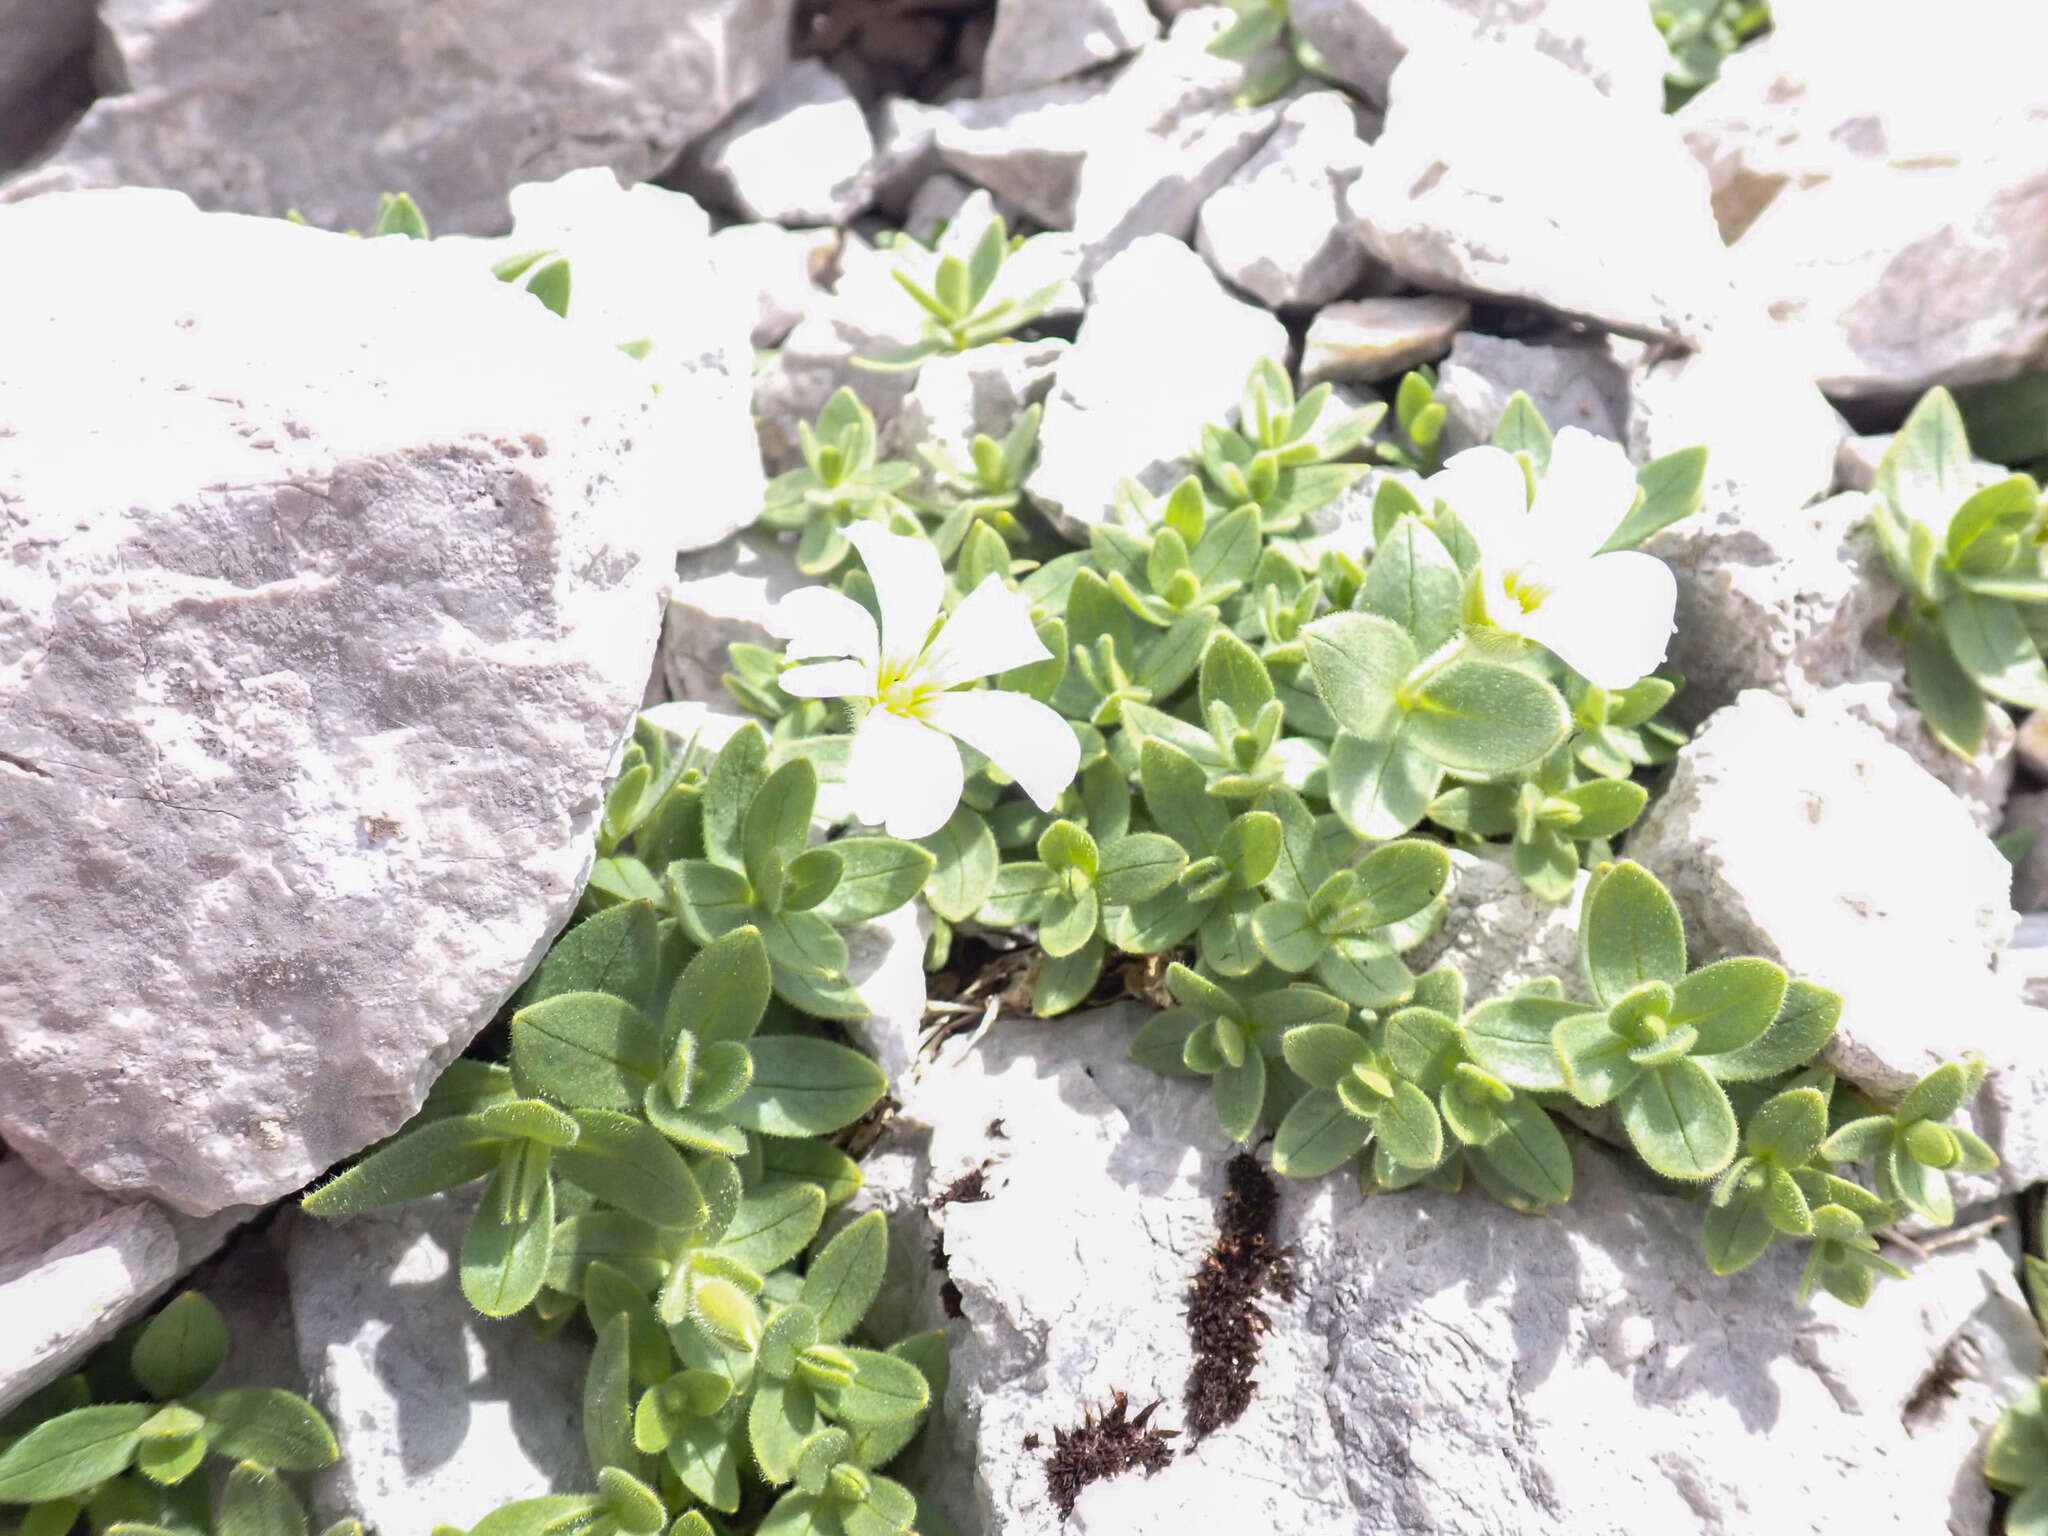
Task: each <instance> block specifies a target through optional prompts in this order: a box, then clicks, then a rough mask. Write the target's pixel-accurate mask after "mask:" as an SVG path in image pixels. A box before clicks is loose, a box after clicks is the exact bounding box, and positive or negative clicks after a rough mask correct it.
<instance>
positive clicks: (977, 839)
mask: <svg viewBox="0 0 2048 1536" xmlns="http://www.w3.org/2000/svg"><path fill="white" fill-rule="evenodd" d="M918 846H919V847H921V848H923V849H924V850H925V852H927V853H929V854H930V855H931V856H932V873H931V878H930V879H929V880H927V881H926V882H925V886H924V899H925V900H926V901H927V902H929V903H930V904H931V909H932V910H933V911H934V912H936V913H938V914H939V916H941V917H943V918H945V919H946V921H948V922H950V923H960V922H965V921H966V920H967V919H968V918H970V917H972V916H974V914H975V913H976V912H977V911H978V910H979V909H980V907H981V904H982V903H983V902H985V901H987V900H988V898H989V896H990V895H991V894H992V893H993V892H994V890H995V887H996V869H997V867H998V865H999V864H1000V863H1001V855H1000V854H999V853H998V852H997V850H996V840H995V835H994V834H993V833H991V832H990V831H989V829H988V822H987V821H986V820H985V819H984V818H983V817H982V816H981V815H980V813H978V812H976V811H974V810H973V809H971V808H970V807H968V806H965V805H962V806H960V807H959V808H957V809H956V810H955V811H954V812H953V814H952V816H951V817H950V818H948V820H947V822H946V824H945V825H944V826H943V827H941V828H939V830H938V831H936V832H934V833H933V834H932V835H931V836H930V837H927V838H924V839H922V840H920V842H919V844H918Z"/></svg>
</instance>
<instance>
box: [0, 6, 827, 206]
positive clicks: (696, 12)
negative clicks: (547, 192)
mask: <svg viewBox="0 0 2048 1536" xmlns="http://www.w3.org/2000/svg"><path fill="white" fill-rule="evenodd" d="M794 10H795V0H700V3H695V4H692V5H690V6H687V7H684V8H681V9H680V10H679V9H678V8H677V7H676V6H674V5H672V4H669V3H666V0H598V3H596V4H593V5H587V6H574V7H556V8H554V9H543V8H536V7H534V6H530V5H524V4H518V3H515V0H452V3H449V4H442V5H436V6H434V7H433V8H431V9H430V10H425V11H423V10H422V9H421V8H420V7H419V6H418V5H416V4H414V3H412V0H366V3H358V4H352V5H347V6H328V5H309V4H295V5H291V6H287V7H283V8H280V7H279V6H277V5H274V4H271V3H269V0H196V3H195V0H106V3H104V4H102V5H100V6H99V8H98V13H99V22H100V25H101V26H102V27H103V28H104V29H105V30H106V33H107V44H106V48H105V57H106V58H107V60H108V61H109V62H108V66H107V67H108V68H109V70H110V71H111V73H112V75H113V76H114V78H116V79H117V80H119V81H120V82H121V86H122V88H121V89H119V90H117V91H115V92H113V93H111V94H109V95H107V96H104V97H102V98H101V99H100V100H99V101H98V102H96V103H94V105H93V106H92V108H91V110H90V111H88V112H87V113H86V115H85V118H84V119H83V121H81V122H80V123H79V124H78V126H77V127H76V128H74V129H73V130H72V131H71V133H70V134H69V136H68V137H67V138H66V139H65V140H64V141H63V142H62V143H61V144H60V145H59V146H58V147H57V149H56V150H55V151H54V153H53V154H52V156H51V158H50V159H49V160H48V161H47V162H46V163H45V164H44V165H42V166H40V167H38V168H36V169H34V170H31V171H29V172H27V173H25V174H24V175H23V176H22V177H20V178H19V179H17V180H16V181H15V182H13V183H10V184H9V185H8V187H7V189H6V191H5V193H4V195H5V196H8V197H20V196H26V195H29V194H31V193H38V192H46V191H56V190H62V189H65V188H78V187H114V186H128V185H138V186H158V187H172V188H175V189H177V190H179V191H182V192H187V193H190V194H191V196H192V198H193V199H194V201H196V202H198V203H199V204H200V205H201V206H202V207H207V208H220V209H227V210H231V211H235V212H240V213H265V214H271V215H273V216H275V215H282V214H283V213H284V212H285V211H286V210H287V209H297V210H298V211H299V212H301V213H303V214H304V215H305V216H306V217H307V218H308V219H310V220H311V221H312V222H313V223H315V224H317V225H320V226H322V227H323V228H330V229H344V228H349V227H360V226H361V225H363V224H364V223H365V222H367V221H368V219H369V218H370V217H371V216H372V214H374V213H375V211H376V207H377V199H378V196H379V195H380V194H382V193H384V192H389V191H392V190H394V189H397V188H403V189H406V190H409V191H410V192H412V193H413V195H414V196H415V197H416V198H418V200H419V203H420V206H421V207H422V208H423V209H424V210H425V211H426V215H427V218H428V220H429V221H430V222H431V223H432V225H433V227H434V228H435V229H436V230H438V231H449V232H454V231H466V232H470V233H476V234H489V233H495V232H497V231H500V230H503V229H504V227H505V193H506V192H507V190H508V189H509V188H510V187H511V186H512V185H513V183H514V182H517V181H544V180H548V179H550V178H552V177H555V176H559V175H560V174H561V173H562V172H564V171H568V170H573V169H575V168H577V167H579V166H591V165H607V166H610V167H611V168H612V169H613V170H615V171H617V172H619V173H620V174H621V175H622V176H624V177H625V178H626V179H627V180H628V181H644V180H646V179H647V178H649V177H651V176H654V175H657V174H659V173H660V171H661V170H662V169H663V168H664V167H665V166H667V165H668V163H669V162H670V161H671V160H673V159H674V158H675V156H676V154H677V153H678V152H679V151H680V150H681V149H682V148H683V146H684V145H685V144H687V143H689V142H690V141H691V140H692V139H694V138H696V137H697V136H698V135H699V134H701V133H703V132H704V131H705V130H706V129H708V128H710V127H711V126H712V125H713V124H714V123H716V122H717V121H718V120H719V119H720V118H722V117H723V116H725V114H726V113H727V112H728V111H730V110H731V109H732V108H733V107H734V106H735V105H737V104H738V103H740V102H741V101H744V100H745V99H746V98H747V97H749V96H751V95H753V93H754V92H755V91H757V90H759V89H760V88H761V86H762V85H764V84H765V83H766V82H767V81H768V80H769V78H770V77H772V76H773V75H774V74H775V73H776V71H778V70H779V69H781V68H782V66H783V65H784V63H785V62H787V60H788V58H789V33H790V24H791V19H792V15H793V12H794ZM0 35H5V36H7V37H8V38H9V40H10V42H12V40H13V37H14V33H13V32H12V31H11V30H10V31H7V32H6V33H4V34H0Z"/></svg>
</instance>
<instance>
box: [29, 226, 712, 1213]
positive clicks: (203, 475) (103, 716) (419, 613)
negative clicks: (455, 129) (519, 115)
mask: <svg viewBox="0 0 2048 1536" xmlns="http://www.w3.org/2000/svg"><path fill="white" fill-rule="evenodd" d="M0 250H5V251H6V252H7V255H6V257H5V263H6V271H7V277H8V281H9V283H10V285H11V286H12V288H13V291H14V292H15V293H16V294H17V304H16V309H17V317H16V318H17V322H18V323H17V324H15V325H13V326H10V327H9V328H8V329H7V331H6V332H5V333H4V335H0V435H4V437H5V439H6V440H7V441H8V443H9V445H10V451H9V453H8V454H7V455H6V456H5V457H4V459H0V506H5V507H6V508H7V509H8V514H9V516H10V517H11V520H12V527H11V530H10V538H11V543H12V547H13V548H14V549H15V550H16V551H17V553H18V556H19V557H18V558H16V559H14V560H13V561H12V562H10V563H9V564H8V566H7V567H6V570H5V574H4V575H0V722H4V724H0V782H4V784H5V786H6V788H5V792H4V793H0V846H4V847H5V849H6V854H5V868H6V878H5V879H4V880H0V926H4V928H5V929H6V931H7V932H8V933H10V934H11V935H12V936H13V938H12V949H11V955H12V963H11V964H10V965H8V966H7V967H5V968H4V969H0V1078H4V1079H6V1080H7V1081H8V1083H9V1084H10V1088H9V1091H8V1093H7V1094H6V1095H4V1097H0V1135H4V1137H5V1139H6V1140H7V1142H8V1144H9V1145H10V1146H11V1147H12V1148H13V1149H14V1150H15V1151H16V1152H17V1153H19V1154H20V1155H21V1156H22V1157H24V1158H26V1159H28V1160H29V1161H30V1162H31V1163H32V1164H34V1165H36V1166H38V1167H40V1168H42V1169H43V1170H45V1171H46V1172H48V1173H50V1174H52V1175H58V1174H68V1175H70V1176H75V1177H77V1178H80V1179H83V1180H85V1181H87V1182H90V1183H92V1184H95V1185H97V1186H99V1187H100V1188H102V1189H106V1190H109V1191H113V1192H118V1193H124V1194H137V1195H142V1194H147V1195H152V1196H155V1197H157V1198H160V1199H162V1200H164V1201H166V1202H168V1203H169V1204H172V1205H174V1206H176V1207H178V1208H180V1209H182V1210H186V1211H188V1212H191V1213H193V1214H205V1213H208V1212H212V1211H216V1210H219V1209H221V1208H223V1207H226V1206H232V1205H238V1204H247V1203H254V1202H259V1201H264V1200H270V1199H275V1198H277V1197H279V1196H281V1195H284V1194H287V1193H289V1192H290V1191H292V1190H294V1189H296V1188H298V1187H299V1186H300V1185H302V1184H304V1183H305V1182H306V1180H307V1179H308V1178H310V1177H311V1176H312V1175H314V1174H315V1173H318V1172H319V1171H320V1170H322V1169H324V1168H327V1167H329V1166H331V1165H332V1164H333V1163H335V1162H336V1161H338V1160H339V1159H341V1158H343V1157H345V1156H347V1155H349V1154H350V1153H352V1152H355V1151H356V1150H358V1149H360V1148H361V1147H363V1146H365V1145H367V1144H368V1143H369V1142H371V1141H373V1140H375V1139H377V1138H378V1137H380V1136H383V1135H386V1134H388V1133H389V1132H391V1131H393V1130H395V1129H396V1128H397V1127H398V1126H399V1125H400V1124H401V1123H402V1122H403V1121H404V1120H405V1119H406V1118H407V1117H408V1116H409V1115H410V1114H411V1113H412V1112H413V1110H415V1109H416V1108H417V1107H418V1106H419V1103H420V1101H421V1099H422V1097H423V1096H424V1094H425V1091H426V1088H427V1085H428V1084H429V1083H430V1082H431V1081H432V1080H433V1078H434V1076H435V1074H436V1073H437V1072H438V1070H439V1069H440V1067H441V1066H442V1065H443V1064H445V1063H446V1062H447V1061H448V1059H449V1058H450V1057H452V1056H453V1055H454V1054H455V1053H456V1052H457V1051H459V1050H460V1049H461V1048H462V1046H463V1045H464V1044H465V1043H467V1041H468V1040H469V1039H470V1037H471V1036H472V1035H473V1034H474V1033H475V1032H476V1031H477V1030H478V1029H479V1028H481V1027H482V1026H483V1024H484V1023H485V1022H486V1021H487V1020H488V1019H489V1018H490V1017H491V1015H492V1014H493V1012H494V1011H495V1010H496V1008H497V1006H498V1004H499V1003H500V1002H501V1001H503V999H504V998H505V997H506V996H507V995H509V993H510V992H511V991H512V989H513V988H514V987H515V986H516V985H517V984H518V983H519V982H520V980H521V979H522V978H523V977H524V976H525V975H526V973H527V972H528V970H529V969H531V967H532V966H533V964H534V963H535V962H536V961H537V960H538V958H539V957H540V955H541V953H542V952H543V951H544V950H545V949H546V947H547V944H548V942H549V940H550V939H551V938H552V937H553V935H554V933H555V931H556V930H557V929H558V928H559V927H560V926H561V925H562V923H563V922H564V921H566V919H567V918H568V915H569V913H570V911H571V909H572V908H573V907H574V905H575V902H576V898H577V895H578V893H579V892H580V890H581V888H582V884H583V880H584V876H585V874H586V873H587V871H588V869H589V864H590V859H591V856H592V855H591V836H592V829H593V827H594V826H595V823H596V819H597V816H598V814H599V811H600V807H601V797H602V792H603V789H604V784H605V779H606V775H607V772H608V770H609V767H610V765H611V763H612V762H613V761H614V757H615V754H616V752H617V751H618V748H619V744H620V742H621V739H622V737H623V735H624V733H625V730H626V728H627V726H628V725H629V723H630V721H631V718H632V713H633V709H634V706H635V705H636V704H637V703H638V701H639V699H640V697H641V692H642V687H643V684H644V682H645V679H646V677H647V674H648V668H649V663H650V661H651V658H652V654H653V645H654V639H655V634H656V630H657V626H658V623H659V617H660V608H659V603H658V595H659V592H660V589H661V587H662V585H663V584H664V582H665V581H666V579H667V576H668V572H669V568H670V558H671V556H670V551H671V550H672V549H673V548H674V532H673V530H672V528H670V527H669V526H667V518H666V516H665V514H664V511H663V506H664V503H663V499H662V498H663V490H664V487H665V486H667V485H672V484H674V483H675V479H674V476H675V464H676V460H675V459H674V458H673V457H671V455H686V454H687V453H688V452H689V451H690V449H691V447H692V445H691V443H690V442H689V441H688V440H687V439H684V440H681V441H676V440H669V441H665V442H664V441H662V440H660V437H659V435H658V434H657V433H655V432H654V431H653V430H651V428H652V425H653V423H654V422H655V420H656V419H657V418H656V416H655V413H654V404H655V402H654V396H653V393H652V391H651V390H649V389H648V387H647V384H646V379H645V375H644V374H643V373H641V372H640V371H639V370H638V367H637V365H636V364H634V363H633V361H632V360H631V359H629V358H627V357H625V356H624V355H623V354H621V353H620V352H619V351H618V350H617V348H616V347H614V346H611V345H609V344H605V343H600V342H597V341H595V340H593V339H592V338H590V337H589V336H587V335H585V334H584V333H583V332H581V331H580V330H579V329H578V328H576V327H574V326H565V325H563V324H561V323H560V322H559V321H557V320H556V319H555V318H554V317H553V316H552V315H550V314H549V313H547V311H545V310H544V309H542V308H541V307H540V306H539V305H537V304H536V303H535V302H534V301H533V300H532V299H531V298H530V297H528V296H526V295H524V294H522V293H519V292H516V291H514V290H512V289H511V288H509V287H507V286H506V285H504V284H501V283H498V282H496V281H495V280H494V279H492V278H491V277H490V276H489V274H488V272H483V273H472V272H470V271H469V270H467V269H466V268H461V269H458V268H456V267H454V266H451V265H450V264H449V263H448V262H447V261H445V260H442V259H436V258H433V257H431V256H430V255H429V254H428V251H429V248H423V247H420V246H418V245H417V244H416V243H415V242H411V241H404V240H379V241H358V240H349V239H345V238H343V237H341V236H339V235H331V234H326V233H322V232H320V231H317V230H311V229H302V228H298V227H296V226H293V225H291V224H288V223H284V222H282V221H270V220H259V219H250V218H244V217H240V216H234V215H203V214H200V213H199V212H198V211H197V210H195V209H194V208H193V207H192V206H191V204H190V203H189V202H187V201H186V200H185V199H184V198H183V197H181V196H178V195H177V194H174V193H165V192H146V191H127V192H94V193H80V194H71V195H64V196H52V197H48V198H41V199H37V200H34V201H31V202H28V203H24V204H20V205H17V206H14V207H11V208H7V209H4V210H0ZM136 250H147V251H149V252H150V260H148V261H147V262H142V263H137V262H136V261H135V260H134V259H133V253H134V252H135V251H136ZM280 338H289V340H290V344H289V345H288V346H282V345H280ZM110 1062H111V1063H119V1064H120V1070H118V1071H110V1070H109V1063H110Z"/></svg>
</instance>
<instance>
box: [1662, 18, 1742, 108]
mask: <svg viewBox="0 0 2048 1536" xmlns="http://www.w3.org/2000/svg"><path fill="white" fill-rule="evenodd" d="M1650 17H1651V19H1652V20H1653V21H1655V22H1656V24H1657V30H1658V31H1659V32H1661V33H1663V34H1664V45H1665V46H1666V47H1667V48H1669V49H1670V50H1671V68H1670V70H1669V71H1668V72H1667V73H1666V74H1665V76H1664V110H1665V111H1667V112H1676V111H1677V110H1678V109H1679V108H1680V107H1682V106H1684V105H1685V104H1686V102H1688V101H1690V100H1691V99H1692V98H1693V97H1694V96H1696V95H1698V94H1699V93H1700V92H1701V91H1703V90H1705V89H1706V88H1707V87H1708V86H1710V85H1712V84H1713V83H1714V82H1715V81H1716V80H1717V79H1719V78H1720V75H1721V64H1722V62H1723V61H1724V60H1725V59H1727V57H1728V56H1729V55H1730V54H1732V53H1734V52H1735V50H1736V49H1738V48H1740V47H1741V46H1742V45H1743V44H1744V43H1746V42H1749V41H1750V40H1751V39H1752V38H1755V37H1757V36H1758V35H1760V34H1761V33H1762V32H1763V31H1764V29H1765V28H1766V27H1768V26H1770V24H1771V8H1770V6H1769V5H1768V4H1767V3H1765V0H1650Z"/></svg>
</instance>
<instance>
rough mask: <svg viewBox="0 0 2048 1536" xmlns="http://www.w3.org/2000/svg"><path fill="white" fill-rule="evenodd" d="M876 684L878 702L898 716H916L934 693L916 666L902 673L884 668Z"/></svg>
mask: <svg viewBox="0 0 2048 1536" xmlns="http://www.w3.org/2000/svg"><path fill="white" fill-rule="evenodd" d="M876 684H877V686H876V688H875V699H876V702H878V703H879V704H880V705H881V706H882V708H884V709H886V710H888V711H889V712H890V713H891V714H896V715H913V716H914V715H916V714H917V713H918V710H919V709H920V707H921V706H922V705H923V704H924V701H925V699H926V698H927V697H928V696H929V695H930V693H931V691H932V690H931V689H929V688H928V687H926V686H925V684H924V683H923V681H922V680H921V679H920V678H919V676H918V672H917V668H916V667H914V666H913V667H907V668H904V669H903V670H901V671H896V670H893V669H891V668H889V667H887V666H884V667H883V668H882V675H881V676H880V677H879V678H877V679H876Z"/></svg>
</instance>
